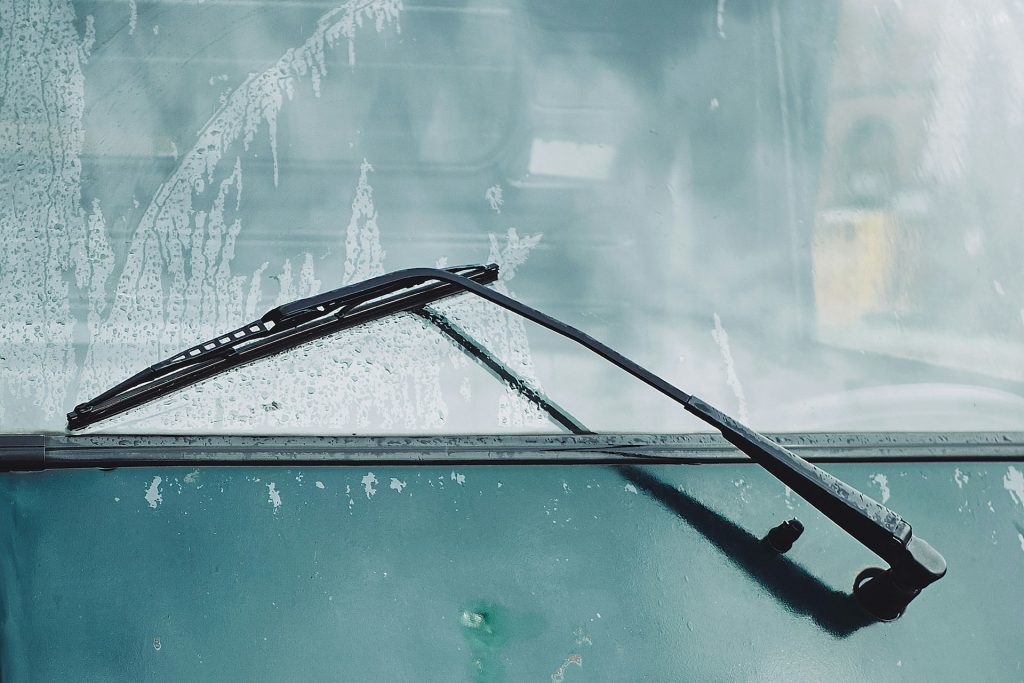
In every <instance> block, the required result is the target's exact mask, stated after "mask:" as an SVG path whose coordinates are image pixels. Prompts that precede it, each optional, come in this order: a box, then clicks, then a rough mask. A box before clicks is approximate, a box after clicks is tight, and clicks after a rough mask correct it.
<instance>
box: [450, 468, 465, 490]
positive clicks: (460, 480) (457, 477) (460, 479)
mask: <svg viewBox="0 0 1024 683" xmlns="http://www.w3.org/2000/svg"><path fill="white" fill-rule="evenodd" d="M452 481H454V482H455V483H456V484H458V485H459V486H462V485H463V484H465V483H466V475H464V474H459V473H458V472H456V471H455V470H452Z"/></svg>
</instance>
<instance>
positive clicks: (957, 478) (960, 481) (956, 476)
mask: <svg viewBox="0 0 1024 683" xmlns="http://www.w3.org/2000/svg"><path fill="white" fill-rule="evenodd" d="M970 478H971V477H970V476H969V475H968V474H967V473H966V472H961V471H960V468H959V467H957V468H956V470H955V471H954V472H953V481H954V482H956V486H957V488H961V489H962V488H963V487H964V484H966V483H967V482H968V481H969V480H970Z"/></svg>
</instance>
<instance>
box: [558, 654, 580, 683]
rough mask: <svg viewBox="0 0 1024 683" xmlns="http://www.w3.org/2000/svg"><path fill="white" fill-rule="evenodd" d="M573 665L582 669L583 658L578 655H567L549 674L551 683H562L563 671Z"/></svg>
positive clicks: (563, 678)
mask: <svg viewBox="0 0 1024 683" xmlns="http://www.w3.org/2000/svg"><path fill="white" fill-rule="evenodd" d="M573 664H575V665H576V666H578V667H580V668H583V657H580V656H579V655H569V656H568V657H566V658H565V661H564V662H562V663H561V664H560V665H559V666H558V668H557V669H555V670H554V672H553V673H552V674H551V681H552V683H562V681H564V680H565V670H566V669H567V668H568V667H570V666H572V665H573Z"/></svg>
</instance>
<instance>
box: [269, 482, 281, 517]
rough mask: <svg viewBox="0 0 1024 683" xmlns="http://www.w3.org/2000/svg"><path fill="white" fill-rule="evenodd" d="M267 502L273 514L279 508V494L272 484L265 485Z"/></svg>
mask: <svg viewBox="0 0 1024 683" xmlns="http://www.w3.org/2000/svg"><path fill="white" fill-rule="evenodd" d="M267 502H268V503H270V504H271V505H273V506H274V512H277V510H278V508H280V507H281V493H280V492H279V491H278V490H277V485H276V484H274V482H270V483H269V484H267Z"/></svg>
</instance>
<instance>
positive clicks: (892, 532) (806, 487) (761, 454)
mask: <svg viewBox="0 0 1024 683" xmlns="http://www.w3.org/2000/svg"><path fill="white" fill-rule="evenodd" d="M480 268H482V267H475V269H474V267H466V268H456V269H450V270H439V269H436V268H412V269H408V270H400V271H396V272H394V273H390V274H387V275H382V276H380V277H376V278H371V279H369V280H366V281H364V282H361V283H358V284H354V285H350V286H348V287H344V288H342V289H339V290H334V291H333V292H326V293H324V294H319V295H316V296H312V297H307V298H305V299H300V300H298V301H295V302H292V303H290V304H285V305H283V306H279V307H277V308H275V309H273V310H272V311H270V312H268V313H267V314H266V315H265V316H264V317H263V318H262V319H261V320H262V321H264V322H265V323H273V324H274V325H273V326H276V325H277V324H281V325H288V324H289V323H291V322H293V321H299V322H298V323H296V324H297V325H298V327H296V329H295V330H294V331H293V332H289V333H287V334H286V336H285V338H284V339H280V340H278V339H276V338H273V337H272V338H270V339H268V340H267V341H265V342H263V343H260V344H257V345H255V346H254V347H253V348H251V349H245V350H242V351H235V352H234V353H231V354H226V355H224V356H223V357H222V356H217V357H215V358H214V359H213V360H211V361H210V362H208V363H206V364H203V365H200V366H199V367H198V368H192V369H189V368H185V369H183V370H179V371H177V372H176V373H175V374H172V375H170V376H168V377H166V378H164V379H163V380H161V381H160V382H158V383H154V384H159V385H160V386H159V387H157V388H162V391H161V395H162V394H165V393H167V392H168V391H172V390H173V389H175V388H177V387H178V386H184V385H186V384H191V383H193V382H195V381H197V380H198V379H202V378H204V377H208V376H210V375H211V374H216V373H219V372H221V371H223V369H227V368H226V367H223V368H222V367H221V365H222V364H224V363H226V362H228V361H233V364H232V365H230V367H233V366H234V365H237V364H240V363H241V362H249V361H250V360H254V359H255V358H262V357H265V356H268V355H271V354H273V353H277V352H278V351H281V350H284V349H287V348H291V347H293V346H295V345H296V344H299V343H302V342H303V341H307V340H308V339H311V338H316V337H319V336H323V334H327V333H329V332H333V331H335V330H337V329H343V328H344V327H347V326H351V325H354V324H359V323H361V322H367V321H369V320H373V319H377V318H380V317H383V316H386V315H389V314H391V313H393V312H397V311H405V310H413V309H416V308H419V307H421V306H423V305H425V304H427V303H430V301H419V300H417V301H416V302H415V303H413V302H411V299H414V298H416V297H415V295H396V296H391V297H389V298H388V299H386V300H385V301H384V302H380V303H378V304H377V305H374V303H373V301H374V299H375V298H376V297H380V296H383V295H388V294H392V293H394V292H396V291H400V290H403V289H408V288H411V287H416V286H417V285H422V284H424V283H427V282H432V281H440V282H441V283H444V284H442V285H439V286H435V287H434V288H432V289H431V290H430V291H431V292H433V293H434V298H432V299H431V300H432V301H433V300H437V298H442V297H443V296H448V295H449V292H450V293H454V291H458V290H460V289H461V290H463V291H467V292H470V293H472V294H475V295H477V296H479V297H481V298H483V299H486V300H488V301H490V302H491V303H493V304H496V305H498V306H500V307H502V308H505V309H507V310H509V311H512V312H513V313H516V314H517V315H520V316H522V317H524V318H527V319H528V320H531V321H533V322H534V323H537V324H538V325H541V326H542V327H545V328H547V329H549V330H551V331H553V332H555V333H557V334H560V335H562V336H564V337H567V338H569V339H571V340H573V341H575V342H577V343H578V344H580V345H582V346H584V347H585V348H587V349H588V350H590V351H592V352H593V353H596V354H597V355H599V356H601V357H602V358H604V359H606V360H608V361H609V362H611V363H612V364H614V365H616V366H617V367H619V368H620V369H622V370H625V371H626V372H628V373H629V374H630V375H632V376H633V377H635V378H636V379H639V380H640V381H641V382H644V383H645V384H647V385H648V386H650V387H652V388H654V389H656V390H658V391H659V392H661V393H662V394H664V395H666V396H668V397H669V398H671V399H672V400H674V401H676V402H677V403H679V404H680V405H682V406H683V407H684V408H685V409H686V410H687V411H688V412H690V413H692V414H693V415H695V416H696V417H698V418H699V419H701V420H702V421H704V422H706V423H707V424H709V425H711V426H713V427H715V428H716V429H718V430H719V431H720V432H721V433H722V435H723V436H724V437H725V438H726V440H728V441H729V442H730V443H732V444H733V445H734V446H735V447H736V448H737V449H739V450H740V451H741V452H743V453H745V454H746V455H747V456H749V457H750V458H751V459H752V460H754V461H755V462H756V463H758V464H759V465H761V466H762V467H763V468H764V469H766V470H767V471H768V472H769V473H770V474H772V475H773V476H774V477H775V478H776V479H778V480H780V481H781V482H782V483H784V484H785V485H786V486H788V487H789V488H791V489H792V490H793V491H795V492H796V493H797V494H798V495H800V496H801V497H802V498H803V499H804V500H806V501H807V502H808V503H810V504H811V505H813V506H814V507H815V508H817V509H818V510H819V511H820V512H822V513H823V514H824V515H825V516H827V517H828V518H829V519H831V520H832V521H833V522H835V523H836V524H837V525H838V526H839V527H840V528H842V529H843V530H844V531H846V532H847V533H848V534H850V535H851V536H852V537H853V538H855V539H856V540H858V541H859V542H860V543H861V544H863V545H864V546H865V547H866V548H868V549H869V550H871V551H872V552H873V553H875V554H876V555H878V556H879V557H881V558H882V559H883V560H885V561H886V562H888V563H889V564H890V569H888V570H884V571H882V570H879V573H874V574H872V575H870V576H864V574H862V575H861V577H858V580H857V583H856V584H855V593H856V594H857V595H858V597H859V598H860V599H861V601H862V603H863V604H864V605H865V607H867V608H868V610H869V611H871V612H872V614H874V615H875V616H876V617H878V618H880V619H895V618H897V617H898V616H900V615H901V614H902V613H903V610H904V609H905V608H906V606H907V605H908V604H909V603H910V601H911V600H912V599H913V598H914V597H916V596H917V595H918V594H919V593H920V592H921V590H922V589H923V588H925V587H926V586H928V585H929V584H931V583H933V582H935V581H937V580H939V579H940V578H942V577H943V576H944V575H945V573H946V562H945V559H944V558H943V557H942V555H941V554H939V553H938V551H936V550H935V549H934V548H932V547H931V546H930V545H929V544H928V543H927V542H926V541H924V540H923V539H921V538H920V537H915V536H914V535H913V533H912V530H911V526H910V524H908V523H907V522H906V521H905V520H904V519H903V518H902V517H900V516H899V515H898V514H897V513H895V512H894V511H892V510H890V509H889V508H887V507H886V506H884V505H882V504H881V503H879V502H877V501H875V500H873V499H872V498H870V497H869V496H867V495H865V494H864V493H862V492H860V491H858V490H857V489H855V488H854V487H852V486H850V485H849V484H846V483H845V482H843V481H841V480H839V479H837V478H836V477H834V476H832V475H830V474H828V473H827V472H825V471H824V470H822V469H821V468H819V467H817V466H815V465H813V464H811V463H809V462H807V461H806V460H804V459H803V458H801V457H800V456H798V455H796V454H795V453H793V452H791V451H790V450H788V449H786V448H784V447H783V446H781V445H779V444H778V443H776V442H775V441H773V440H771V439H769V438H768V437H766V436H764V435H762V434H759V433H758V432H756V431H754V430H753V429H751V428H750V427H748V426H746V425H744V424H742V423H740V422H739V421H737V420H735V419H733V418H732V417H730V416H729V415H727V414H725V413H724V412H722V411H720V410H718V409H717V408H715V407H714V406H712V405H710V404H708V403H706V402H705V401H703V400H702V399H700V398H698V397H697V396H694V395H691V394H688V393H687V392H685V391H683V390H682V389H679V388H678V387H676V386H674V385H673V384H670V383H669V382H667V381H666V380H664V379H662V378H661V377H659V376H658V375H655V374H654V373H652V372H650V371H649V370H647V369H645V368H643V367H642V366H640V365H638V364H637V363H635V362H634V361H632V360H630V359H629V358H627V357H625V356H623V355H622V354H620V353H619V352H618V351H615V350H614V349H612V348H611V347H609V346H606V345H605V344H603V343H601V342H599V341H598V340H596V339H594V338H593V337H591V336H590V335H588V334H586V333H585V332H582V331H580V330H578V329H576V328H575V327H572V326H571V325H567V324H565V323H563V322H562V321H560V320H557V319H555V318H552V317H551V316H549V315H547V314H545V313H542V312H541V311H538V310H536V309H534V308H531V307H529V306H527V305H525V304H523V303H520V302H519V301H517V300H515V299H513V298H512V297H509V296H506V295H505V294H502V293H500V292H497V291H494V290H492V289H489V288H487V287H485V286H484V284H481V282H479V281H478V280H487V277H486V276H485V274H486V273H489V272H491V271H490V269H491V268H493V277H492V278H490V280H489V281H490V282H493V280H494V279H496V277H497V266H493V265H492V266H488V267H486V268H484V269H483V270H484V273H481V272H480V270H479V269H480ZM453 271H454V272H453ZM463 272H468V273H471V274H470V276H469V277H464V276H463V275H462V274H460V273H463ZM474 276H476V277H474ZM446 285H447V287H446ZM424 289H425V288H424ZM453 290H454V291H453ZM421 291H422V290H421ZM438 294H440V296H437V295H438ZM352 302H357V303H355V304H353V307H352V308H351V309H347V308H342V311H341V313H340V314H339V315H338V320H337V321H336V322H333V323H331V322H328V323H321V324H319V325H318V324H316V323H313V322H311V323H308V324H309V325H313V326H314V327H315V329H312V330H310V331H309V332H310V333H316V334H315V336H312V337H310V336H308V335H304V333H303V324H304V323H307V321H308V320H311V319H313V318H315V314H316V313H320V314H323V313H324V312H325V311H329V310H333V309H334V308H339V307H344V306H348V305H350V304H352ZM328 327H329V328H330V330H329V331H328V332H320V330H322V329H324V328H328ZM223 338H224V335H222V336H221V337H218V339H223ZM297 338H300V339H299V340H298V341H296V339H297ZM201 346H202V347H203V349H204V350H205V351H211V352H212V351H213V349H212V348H206V346H205V345H201ZM193 348H195V347H193ZM214 348H216V347H214ZM250 350H251V351H253V352H254V353H253V354H252V355H249V356H246V354H247V353H248V352H249V351H250ZM190 351H191V350H190ZM186 353H188V352H186ZM180 356H181V354H179V355H178V356H175V357H172V358H171V359H170V360H171V361H174V360H175V359H178V358H180ZM243 356H244V360H241V358H242V357H243ZM158 365H159V364H158ZM154 367H156V366H154ZM140 374H142V373H140ZM129 381H130V380H129ZM122 384H124V383H122ZM118 386H121V385H118ZM115 388H116V387H115ZM146 390H147V387H142V388H140V389H135V390H133V391H129V392H128V393H127V394H125V396H124V397H123V398H120V400H121V401H122V402H123V401H129V402H134V405H137V404H138V403H142V402H144V401H148V400H152V398H154V397H155V396H154V395H151V394H147V393H146ZM108 393H109V392H108ZM104 395H105V394H104ZM104 395H101V396H104ZM98 400H99V399H94V401H98ZM113 400H118V399H113ZM85 405H86V407H87V408H88V410H86V411H84V413H83V411H82V410H80V409H81V408H82V407H81V406H79V408H76V410H75V411H73V412H72V413H70V414H69V415H68V425H69V428H76V426H84V425H81V421H82V420H83V415H84V416H85V417H84V419H86V420H88V416H89V414H90V413H94V412H95V411H103V410H105V409H107V410H109V409H108V408H107V406H108V404H100V405H94V404H93V403H92V402H90V404H85ZM115 407H116V406H115ZM121 410H124V408H122V409H120V410H118V411H117V412H121ZM73 417H74V418H75V421H76V422H78V424H77V425H76V424H74V423H73V420H72V418H73ZM96 419H100V418H96ZM96 419H92V420H88V422H86V423H89V422H95V421H96ZM862 577H863V578H864V580H863V581H862V580H861V578H862Z"/></svg>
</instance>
